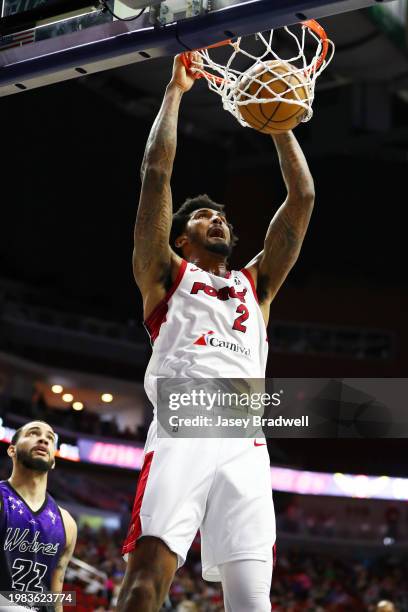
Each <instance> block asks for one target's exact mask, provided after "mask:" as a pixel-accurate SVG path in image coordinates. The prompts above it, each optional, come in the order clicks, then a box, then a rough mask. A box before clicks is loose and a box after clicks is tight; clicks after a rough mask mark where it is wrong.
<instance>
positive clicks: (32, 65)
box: [0, 0, 376, 96]
mask: <svg viewBox="0 0 408 612" xmlns="http://www.w3.org/2000/svg"><path fill="white" fill-rule="evenodd" d="M109 1H110V2H111V0H109ZM125 2H126V4H125V3H124V2H122V1H121V0H114V3H112V6H111V4H110V6H111V8H112V10H113V12H114V13H115V15H117V16H118V17H120V18H121V19H123V18H129V17H135V18H134V19H133V20H131V21H129V20H128V21H123V20H119V19H116V18H115V17H113V16H112V14H110V12H108V11H106V10H105V11H104V10H103V8H104V7H103V4H101V2H100V0H47V1H46V2H44V0H2V13H1V15H2V17H1V20H0V68H1V69H0V96H5V95H10V94H13V93H18V92H21V91H25V90H27V89H33V88H36V87H41V86H43V85H47V84H50V83H57V82H59V81H64V80H67V79H72V78H76V77H80V76H81V75H84V74H90V73H94V72H99V71H102V70H106V69H109V68H115V67H119V66H124V65H127V64H131V63H134V62H140V61H145V60H147V59H150V58H156V57H163V56H170V55H175V54H177V53H180V52H182V51H186V50H190V49H197V48H200V47H205V46H208V45H210V44H213V43H215V42H218V41H220V40H223V39H225V38H233V37H235V36H246V35H249V34H253V33H255V32H258V31H265V30H266V29H270V28H276V27H280V26H283V25H289V24H293V23H296V22H299V21H302V20H304V19H310V18H320V17H325V16H328V15H332V14H336V13H341V12H346V11H352V10H356V9H358V8H364V7H368V6H373V5H375V4H376V1H375V0H274V1H273V2H271V1H270V0H247V1H243V0H211V2H210V1H209V0H164V1H163V2H158V1H157V0H125ZM141 9H144V11H143V14H141V15H139V14H140V12H141ZM138 15H139V16H138Z"/></svg>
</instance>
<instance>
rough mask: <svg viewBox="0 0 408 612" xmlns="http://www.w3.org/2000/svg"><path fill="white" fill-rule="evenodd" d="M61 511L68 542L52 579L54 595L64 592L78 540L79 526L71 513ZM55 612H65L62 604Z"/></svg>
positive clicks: (58, 604)
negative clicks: (68, 567)
mask: <svg viewBox="0 0 408 612" xmlns="http://www.w3.org/2000/svg"><path fill="white" fill-rule="evenodd" d="M60 510H61V515H62V520H63V521H64V527H65V533H66V535H67V541H66V544H65V548H64V550H63V551H62V554H61V556H60V558H59V559H58V564H57V567H56V568H55V570H54V573H53V575H52V577H51V591H52V592H53V593H60V592H61V591H62V587H63V586H64V578H65V572H66V569H67V566H68V563H69V562H70V559H71V557H72V554H73V552H74V548H75V544H76V538H77V526H76V523H75V521H74V519H73V518H72V516H71V515H70V514H69V512H67V511H66V510H64V508H60ZM55 612H63V605H62V603H57V604H55Z"/></svg>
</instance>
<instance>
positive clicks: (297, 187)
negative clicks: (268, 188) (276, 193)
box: [274, 132, 314, 203]
mask: <svg viewBox="0 0 408 612" xmlns="http://www.w3.org/2000/svg"><path fill="white" fill-rule="evenodd" d="M274 141H275V145H276V148H277V151H278V155H279V162H280V165H281V170H282V174H283V178H284V181H285V184H286V187H287V189H288V192H289V193H291V192H292V193H295V194H297V195H298V196H299V198H298V199H296V200H294V201H295V202H300V203H302V202H301V201H302V200H303V201H304V200H306V199H308V200H310V199H313V196H314V185H313V178H312V175H311V173H310V170H309V167H308V165H307V161H306V158H305V156H304V154H303V151H302V149H301V148H300V146H299V143H298V142H297V140H296V138H295V136H294V135H293V134H292V133H291V132H287V133H285V134H279V136H275V137H274Z"/></svg>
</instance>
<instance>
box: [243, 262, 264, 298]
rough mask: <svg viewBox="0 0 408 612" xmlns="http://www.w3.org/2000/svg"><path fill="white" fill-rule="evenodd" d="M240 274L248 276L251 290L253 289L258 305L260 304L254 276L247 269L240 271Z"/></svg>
mask: <svg viewBox="0 0 408 612" xmlns="http://www.w3.org/2000/svg"><path fill="white" fill-rule="evenodd" d="M240 272H242V274H243V275H244V276H246V277H247V279H248V280H249V282H250V285H251V288H252V293H253V294H254V298H255V299H256V301H257V303H258V304H259V300H258V296H257V294H256V287H255V283H254V279H253V277H252V274H251V273H250V271H249V270H247V268H242V269H241V270H240Z"/></svg>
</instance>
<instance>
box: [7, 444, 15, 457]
mask: <svg viewBox="0 0 408 612" xmlns="http://www.w3.org/2000/svg"><path fill="white" fill-rule="evenodd" d="M7 454H8V456H9V457H10V458H11V459H12V458H13V457H15V456H16V447H15V446H14V444H10V446H9V447H8V449H7Z"/></svg>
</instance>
